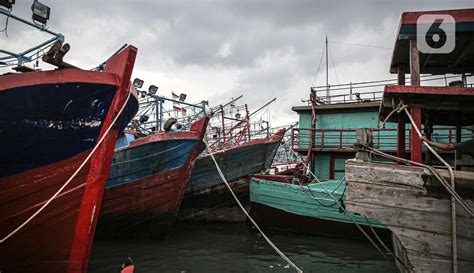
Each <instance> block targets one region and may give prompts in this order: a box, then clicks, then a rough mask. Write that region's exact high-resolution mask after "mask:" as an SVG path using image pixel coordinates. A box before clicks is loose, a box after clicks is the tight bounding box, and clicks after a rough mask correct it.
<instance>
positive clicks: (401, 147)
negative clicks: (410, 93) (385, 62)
mask: <svg viewBox="0 0 474 273" xmlns="http://www.w3.org/2000/svg"><path fill="white" fill-rule="evenodd" d="M397 72H398V73H397V76H398V77H397V78H398V84H399V85H405V67H404V66H398V71H397ZM405 137H406V136H405V120H404V119H403V117H402V116H401V115H398V124H397V156H398V157H401V158H406V154H407V152H406V148H405ZM399 164H401V163H399Z"/></svg>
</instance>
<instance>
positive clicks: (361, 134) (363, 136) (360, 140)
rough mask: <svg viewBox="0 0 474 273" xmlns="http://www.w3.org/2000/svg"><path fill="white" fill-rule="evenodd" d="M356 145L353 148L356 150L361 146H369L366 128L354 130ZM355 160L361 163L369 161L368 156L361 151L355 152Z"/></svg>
mask: <svg viewBox="0 0 474 273" xmlns="http://www.w3.org/2000/svg"><path fill="white" fill-rule="evenodd" d="M356 139H357V140H356V143H355V147H356V148H358V147H359V146H361V145H369V146H370V145H371V141H370V136H369V130H368V129H367V128H358V129H356ZM356 158H357V159H358V160H362V161H369V154H368V153H367V152H365V151H363V150H359V149H358V151H357V155H356Z"/></svg>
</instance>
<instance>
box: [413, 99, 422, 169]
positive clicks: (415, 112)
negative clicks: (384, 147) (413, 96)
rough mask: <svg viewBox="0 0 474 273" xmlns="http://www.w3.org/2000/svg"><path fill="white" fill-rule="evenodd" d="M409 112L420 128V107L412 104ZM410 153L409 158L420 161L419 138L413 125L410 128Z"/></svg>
mask: <svg viewBox="0 0 474 273" xmlns="http://www.w3.org/2000/svg"><path fill="white" fill-rule="evenodd" d="M410 114H411V116H412V118H413V121H414V122H415V125H416V126H417V127H418V128H419V129H420V130H421V107H420V106H412V107H411V109H410ZM410 153H411V160H412V161H415V162H419V163H421V159H422V151H421V139H420V138H419V137H418V135H417V133H416V131H415V129H414V127H413V126H412V127H411V129H410Z"/></svg>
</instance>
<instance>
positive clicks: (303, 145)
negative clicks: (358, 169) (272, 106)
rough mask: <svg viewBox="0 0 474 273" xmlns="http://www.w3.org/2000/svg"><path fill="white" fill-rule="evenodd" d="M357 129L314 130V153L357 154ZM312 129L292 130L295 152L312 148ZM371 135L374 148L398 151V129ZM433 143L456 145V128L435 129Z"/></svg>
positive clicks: (464, 135) (372, 130)
mask: <svg viewBox="0 0 474 273" xmlns="http://www.w3.org/2000/svg"><path fill="white" fill-rule="evenodd" d="M356 130H357V129H356V128H349V129H343V128H339V129H329V128H328V129H326V128H325V129H313V133H314V136H315V137H314V138H315V141H314V143H313V147H312V150H313V151H328V152H355V149H354V147H353V144H354V143H355V142H356ZM311 131H312V129H310V128H293V129H292V130H291V146H292V148H293V150H295V151H299V152H306V151H308V149H309V148H310V147H309V145H310V142H311ZM369 134H370V137H371V139H372V142H373V143H374V147H375V148H377V149H379V150H382V151H384V152H393V153H394V152H396V151H397V142H398V141H397V129H396V128H385V129H378V128H370V129H369ZM405 136H406V139H405V149H406V150H407V151H409V150H410V129H409V128H408V129H406V134H405ZM431 138H432V140H433V141H436V142H445V143H455V141H456V128H455V127H436V128H433V133H432V136H431ZM469 138H470V132H469V131H467V130H463V131H462V140H467V139H469Z"/></svg>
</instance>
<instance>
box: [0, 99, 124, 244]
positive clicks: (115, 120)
mask: <svg viewBox="0 0 474 273" xmlns="http://www.w3.org/2000/svg"><path fill="white" fill-rule="evenodd" d="M129 99H130V92H128V95H127V98H126V100H125V102H124V104H123V105H122V108H120V111H119V112H118V113H117V115H116V116H115V118H114V119H113V120H112V122H111V123H110V125H109V127H108V128H107V130H106V131H105V132H104V134H103V135H102V137H101V138H100V139H99V141H98V142H97V144H96V145H95V146H94V148H93V149H92V151H91V152H90V153H89V155H88V156H87V157H86V158H85V159H84V161H83V162H82V163H81V165H80V166H79V167H78V168H77V170H76V171H75V172H74V173H73V174H72V175H71V177H70V178H69V179H68V180H67V181H66V182H65V183H64V184H63V185H62V186H61V188H59V190H58V191H57V192H56V193H55V194H53V196H51V197H50V198H49V199H48V201H46V203H44V204H43V206H41V208H39V209H38V210H37V211H36V212H35V213H33V215H31V216H30V217H29V218H28V219H26V220H25V221H24V222H23V223H22V224H21V225H19V226H18V227H17V228H16V229H14V230H13V231H12V232H10V233H9V234H8V235H6V236H5V237H3V238H2V239H1V240H0V243H4V242H5V241H6V240H8V239H9V238H10V237H12V236H13V235H15V234H16V233H17V232H18V231H20V230H21V229H22V228H23V227H24V226H26V225H27V224H28V223H29V222H31V221H32V220H33V219H34V218H35V217H36V216H37V215H38V214H40V213H41V212H42V211H43V210H44V209H45V208H46V207H47V206H48V205H49V204H50V203H51V202H52V201H53V200H54V199H55V198H56V197H57V196H58V195H59V194H60V193H61V192H62V191H63V190H64V189H65V188H66V187H67V185H69V183H70V182H71V181H72V180H73V179H74V178H75V177H76V175H77V174H78V173H79V172H80V171H81V169H82V168H83V167H84V166H85V165H86V163H87V161H89V159H90V158H91V157H92V155H93V154H94V152H95V151H96V150H97V149H98V148H99V146H100V144H102V142H103V141H104V139H105V137H106V136H107V135H108V134H109V132H110V130H111V129H112V127H113V126H114V125H115V122H117V120H118V119H119V118H120V115H121V114H122V112H123V110H124V109H125V106H126V105H127V102H128V100H129Z"/></svg>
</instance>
